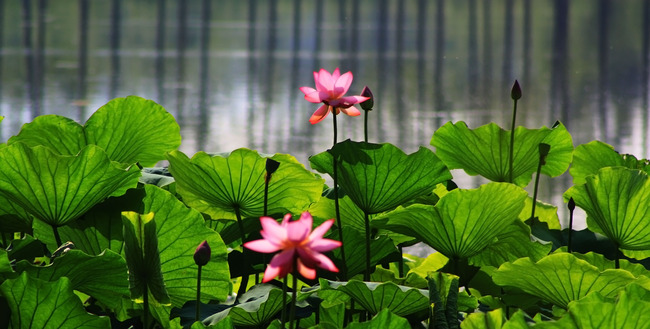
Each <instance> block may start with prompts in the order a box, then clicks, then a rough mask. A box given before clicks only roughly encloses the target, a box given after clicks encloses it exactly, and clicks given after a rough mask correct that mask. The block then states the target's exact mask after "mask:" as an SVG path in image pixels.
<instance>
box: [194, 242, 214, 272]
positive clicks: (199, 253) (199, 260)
mask: <svg viewBox="0 0 650 329" xmlns="http://www.w3.org/2000/svg"><path fill="white" fill-rule="evenodd" d="M211 254H212V250H211V249H210V245H208V241H206V240H203V242H201V244H200V245H199V246H198V247H197V248H196V251H195V252H194V263H196V265H198V266H205V265H206V264H207V263H208V262H209V261H210V256H211Z"/></svg>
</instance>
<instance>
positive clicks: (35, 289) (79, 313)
mask: <svg viewBox="0 0 650 329" xmlns="http://www.w3.org/2000/svg"><path fill="white" fill-rule="evenodd" d="M0 292H1V293H2V295H3V296H4V297H5V299H6V300H7V303H8V304H9V308H10V309H11V327H12V328H21V329H23V328H24V329H27V328H34V329H41V328H101V329H104V328H109V327H110V320H109V318H107V317H98V316H94V315H91V314H88V313H87V312H86V310H85V309H84V307H83V305H81V301H80V300H79V297H77V295H75V294H74V293H73V292H72V289H71V287H70V281H69V280H68V278H66V277H61V278H60V279H58V280H57V281H55V282H47V281H43V280H39V279H34V278H31V277H30V276H29V275H27V273H23V274H21V275H20V276H19V277H18V278H16V279H12V280H7V281H5V282H4V283H3V284H2V285H1V286H0Z"/></svg>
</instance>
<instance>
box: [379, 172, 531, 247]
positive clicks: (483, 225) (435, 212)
mask: <svg viewBox="0 0 650 329" xmlns="http://www.w3.org/2000/svg"><path fill="white" fill-rule="evenodd" d="M526 196H527V193H526V191H524V190H523V189H521V188H520V187H517V186H515V185H512V184H508V183H488V184H486V185H483V186H481V187H479V188H478V189H472V190H463V189H455V190H453V191H451V192H449V193H448V194H447V195H445V196H444V197H442V198H441V199H440V201H439V202H438V204H436V205H435V206H429V205H417V204H415V205H412V206H409V207H406V208H398V209H396V210H395V211H392V212H390V213H387V214H385V215H381V216H379V217H378V218H376V219H375V220H374V221H375V223H376V224H377V226H379V227H383V228H386V229H389V230H393V231H395V232H397V233H401V234H405V235H408V236H412V237H415V238H418V239H419V240H420V241H422V242H424V243H426V244H428V245H429V246H431V247H432V248H433V249H435V250H437V251H438V252H441V253H442V254H444V255H445V256H447V257H449V258H452V257H454V258H461V259H465V258H469V257H472V256H474V255H477V254H478V253H480V252H481V251H483V250H484V249H485V248H487V247H488V246H489V245H490V244H492V243H493V242H494V239H495V238H496V237H497V236H498V235H499V234H501V233H504V232H506V231H507V230H508V229H509V227H510V226H511V224H512V223H513V222H514V221H515V220H517V215H518V214H519V213H520V212H521V209H522V208H523V206H524V200H525V199H526Z"/></svg>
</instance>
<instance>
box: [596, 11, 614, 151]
mask: <svg viewBox="0 0 650 329" xmlns="http://www.w3.org/2000/svg"><path fill="white" fill-rule="evenodd" d="M598 36H599V37H598V117H599V118H600V122H599V126H598V128H599V130H600V137H601V138H602V139H603V140H604V141H605V142H606V143H611V141H610V140H609V138H610V134H609V132H608V130H609V128H610V127H609V119H608V117H607V115H608V113H607V103H608V102H609V90H608V89H609V88H607V82H608V81H609V70H608V65H607V62H608V57H609V56H608V51H609V1H608V0H600V1H599V5H598Z"/></svg>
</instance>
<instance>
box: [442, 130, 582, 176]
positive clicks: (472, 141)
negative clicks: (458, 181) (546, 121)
mask: <svg viewBox="0 0 650 329" xmlns="http://www.w3.org/2000/svg"><path fill="white" fill-rule="evenodd" d="M540 143H545V144H548V145H550V146H551V150H550V152H549V153H548V155H547V156H546V164H545V165H544V166H542V173H543V174H545V175H547V176H550V177H556V176H559V175H561V174H562V173H564V172H565V171H566V170H567V169H568V168H569V164H570V163H571V153H572V152H573V141H572V138H571V135H570V134H569V132H568V131H567V130H566V128H565V127H564V125H562V124H561V123H556V125H555V126H553V127H552V128H546V127H542V128H541V129H527V128H525V127H521V126H519V127H517V128H516V129H515V145H514V153H513V154H514V158H513V179H514V183H515V184H517V185H519V186H526V185H528V183H529V182H530V180H531V178H532V174H533V173H534V172H535V171H536V170H537V166H538V164H539V149H538V147H539V144H540ZM431 145H433V146H434V147H435V148H436V154H437V155H438V157H440V159H442V161H444V162H445V163H446V164H447V166H448V167H449V168H450V169H463V170H465V172H467V173H468V174H470V175H481V176H483V177H485V178H487V179H489V180H491V181H495V182H507V181H508V179H509V171H510V169H509V152H510V131H509V130H504V129H503V128H501V127H499V126H498V125H497V124H495V123H489V124H486V125H484V126H481V127H478V128H476V129H469V128H468V127H467V124H465V122H462V121H459V122H457V123H451V122H448V123H446V124H445V125H444V126H442V127H440V128H439V129H438V130H436V132H435V133H434V134H433V137H432V138H431Z"/></svg>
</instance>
